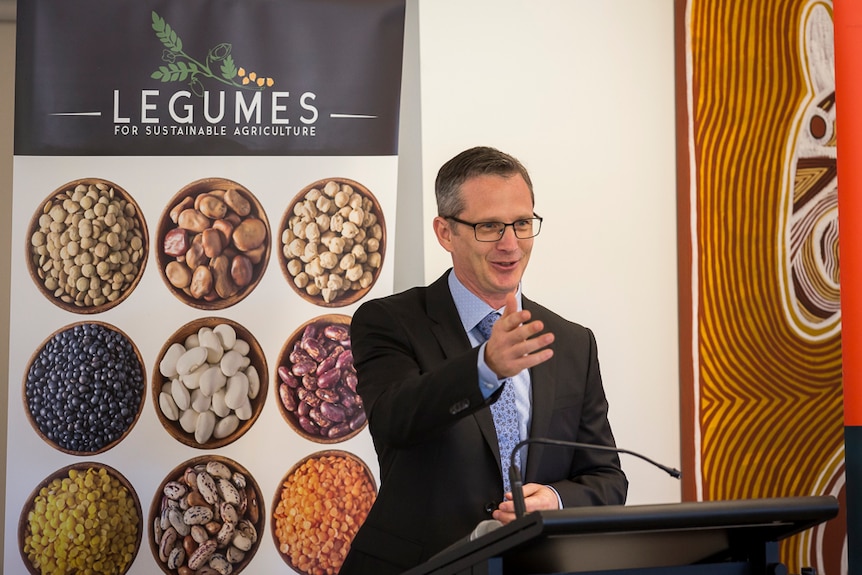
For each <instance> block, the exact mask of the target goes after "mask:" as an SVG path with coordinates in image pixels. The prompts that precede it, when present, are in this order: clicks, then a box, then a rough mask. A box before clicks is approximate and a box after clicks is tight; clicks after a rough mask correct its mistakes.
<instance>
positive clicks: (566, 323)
mask: <svg viewBox="0 0 862 575" xmlns="http://www.w3.org/2000/svg"><path fill="white" fill-rule="evenodd" d="M523 306H524V309H527V310H529V311H530V314H531V315H532V318H533V319H539V320H542V322H544V323H545V324H546V326H547V327H549V328H550V327H554V328H556V329H557V330H559V329H562V328H565V329H567V330H569V329H570V330H573V331H576V332H582V333H588V332H590V329H589V328H588V327H586V326H584V325H582V324H580V323H578V322H575V321H572V320H570V319H568V318H565V317H563V316H561V315H560V314H558V313H557V312H555V311H553V310H551V309H550V308H547V307H545V306H543V305H542V304H540V303H537V302H535V301H533V300H531V299H528V298H527V297H524V299H523ZM551 331H553V329H552V330H551Z"/></svg>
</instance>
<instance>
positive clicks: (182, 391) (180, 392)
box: [171, 379, 191, 411]
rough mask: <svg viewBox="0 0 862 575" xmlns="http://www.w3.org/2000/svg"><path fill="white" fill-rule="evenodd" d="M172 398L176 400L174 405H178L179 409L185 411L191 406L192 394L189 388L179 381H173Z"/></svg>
mask: <svg viewBox="0 0 862 575" xmlns="http://www.w3.org/2000/svg"><path fill="white" fill-rule="evenodd" d="M171 397H172V398H173V400H174V403H176V404H177V407H178V408H179V409H180V410H182V411H185V410H186V409H188V408H189V406H190V405H191V393H189V388H187V387H186V386H185V385H183V382H182V381H180V380H179V379H174V380H172V381H171Z"/></svg>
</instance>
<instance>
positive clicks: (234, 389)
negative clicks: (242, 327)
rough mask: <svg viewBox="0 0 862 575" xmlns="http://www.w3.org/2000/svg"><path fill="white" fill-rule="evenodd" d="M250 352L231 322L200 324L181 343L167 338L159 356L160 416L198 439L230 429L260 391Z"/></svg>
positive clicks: (249, 409)
mask: <svg viewBox="0 0 862 575" xmlns="http://www.w3.org/2000/svg"><path fill="white" fill-rule="evenodd" d="M250 352H251V346H250V344H249V342H248V341H246V340H245V339H242V338H241V337H238V336H237V333H236V330H235V329H234V327H233V326H231V325H230V324H218V325H215V326H214V327H212V328H210V327H206V326H205V327H202V328H200V329H199V330H197V332H195V333H192V334H190V335H189V336H187V337H186V338H185V339H184V340H183V343H174V344H171V345H170V346H169V347H168V349H167V350H166V351H165V354H164V356H163V357H162V359H161V361H160V362H159V371H160V373H161V374H162V375H163V376H164V377H165V381H164V383H163V384H162V388H161V393H160V395H159V405H160V408H161V411H162V413H163V414H164V416H165V417H166V418H167V419H169V420H171V421H178V422H179V425H180V427H181V428H182V429H183V431H185V432H186V433H189V434H192V435H193V436H194V438H195V441H197V442H198V443H206V442H207V441H209V440H210V439H212V438H216V439H223V438H225V437H228V436H229V435H231V434H232V433H234V432H235V431H236V430H237V429H238V428H239V425H240V423H241V422H242V421H246V420H248V419H250V418H251V417H252V415H253V414H254V412H253V407H252V403H251V401H252V400H253V399H255V398H256V397H257V396H258V395H259V393H260V387H261V377H260V374H259V373H258V370H257V369H256V368H255V367H254V366H253V365H252V364H251V357H250V355H249V354H250ZM166 374H172V375H170V376H168V375H166Z"/></svg>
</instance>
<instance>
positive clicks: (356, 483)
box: [270, 450, 377, 575]
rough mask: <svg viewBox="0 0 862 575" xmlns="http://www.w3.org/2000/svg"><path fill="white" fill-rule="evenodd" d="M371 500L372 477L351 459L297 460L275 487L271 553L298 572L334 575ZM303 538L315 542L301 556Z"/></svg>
mask: <svg viewBox="0 0 862 575" xmlns="http://www.w3.org/2000/svg"><path fill="white" fill-rule="evenodd" d="M376 497H377V484H376V482H375V481H374V476H373V475H372V473H371V470H370V469H369V468H368V465H366V464H365V462H364V461H362V460H361V459H360V458H358V457H357V456H356V455H354V454H352V453H348V452H346V451H339V450H327V451H320V452H317V453H313V454H311V455H309V456H307V457H305V458H303V459H301V460H300V461H298V462H297V463H296V464H295V465H294V466H293V467H292V468H291V469H290V471H288V472H287V474H286V475H285V476H284V478H283V479H282V480H281V481H280V482H279V484H278V487H277V488H276V490H275V496H274V497H273V500H272V507H271V509H272V512H271V515H272V517H271V521H270V528H271V532H272V539H273V543H274V544H275V548H276V550H277V551H278V553H279V555H281V558H282V559H283V560H284V562H285V563H287V565H288V566H289V567H290V568H291V569H293V570H294V571H296V572H298V573H302V574H304V575H312V574H313V573H338V570H339V569H340V568H341V565H342V563H343V561H344V557H345V556H346V555H347V552H348V551H349V549H350V544H351V543H352V541H353V537H354V536H355V535H356V531H357V530H358V529H359V527H360V526H361V525H362V523H363V522H364V521H365V518H366V517H367V516H368V511H369V510H370V509H371V505H372V504H373V503H374V500H375V499H376ZM323 503H325V505H324V504H323ZM348 516H350V518H351V519H350V520H346V517H348ZM332 522H337V525H332ZM345 526H347V527H346V528H345ZM332 533H336V535H335V536H333V535H332ZM308 539H312V540H314V541H318V540H319V541H320V543H319V546H320V549H319V550H317V552H315V553H313V554H308V553H304V551H305V550H306V549H307V545H298V544H297V543H296V541H298V540H308ZM286 540H287V541H286ZM288 541H290V543H288ZM291 543H292V544H291ZM312 545H313V544H312Z"/></svg>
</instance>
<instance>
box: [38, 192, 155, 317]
mask: <svg viewBox="0 0 862 575" xmlns="http://www.w3.org/2000/svg"><path fill="white" fill-rule="evenodd" d="M87 190H90V192H89V193H90V194H91V195H90V196H89V197H88V196H87V194H88V191H87ZM94 197H95V198H96V199H98V198H103V201H104V202H107V204H105V203H103V204H101V205H102V206H103V207H105V206H106V205H107V206H114V208H115V209H110V211H108V212H107V213H100V212H99V213H100V215H97V213H96V209H95V208H93V207H92V205H98V204H99V202H97V201H94ZM88 208H89V209H88ZM117 212H120V217H119V218H117ZM71 216H77V218H76V221H80V222H84V221H87V222H90V224H91V225H87V226H85V225H84V224H83V223H78V224H76V225H74V226H73V225H72V224H71V222H70V221H69V219H70V217H71ZM54 220H57V221H56V222H55V221H54ZM51 222H54V223H51ZM92 224H96V225H97V226H101V234H100V235H99V236H96V232H94V231H93V230H94V229H95V227H96V226H94V225H92ZM57 227H60V228H61V229H60V230H55V231H54V232H52V231H50V230H51V229H52V228H57ZM112 228H116V229H112ZM57 231H59V233H60V236H61V237H58V238H56V240H55V241H53V242H51V241H49V240H48V238H49V236H50V235H51V234H52V233H56V232H57ZM116 232H119V233H116ZM82 234H85V235H86V236H89V239H91V240H95V241H93V243H92V244H90V245H84V242H85V241H86V239H87V238H85V237H82ZM149 243H150V241H149V234H148V231H147V223H146V220H145V219H144V214H143V212H142V211H141V208H140V206H139V205H138V203H137V202H136V201H135V199H134V198H133V197H132V196H131V194H129V193H128V192H127V191H126V190H124V189H123V188H121V187H120V186H118V185H116V184H114V183H113V182H109V181H108V180H104V179H101V178H80V179H77V180H72V181H71V182H69V183H67V184H64V185H62V186H60V187H59V188H57V189H56V190H54V191H53V192H51V194H50V195H49V196H48V197H47V198H46V199H45V201H43V202H42V204H41V207H40V208H39V210H37V211H36V213H35V214H33V217H32V218H31V220H30V225H29V227H28V228H27V241H26V242H25V247H26V250H27V252H26V256H25V259H26V261H27V267H28V270H29V272H30V277H31V278H32V279H33V282H34V283H35V284H36V286H37V287H38V288H39V291H40V292H42V295H44V296H45V297H46V298H48V300H50V301H51V302H52V303H54V304H55V305H56V306H58V307H60V308H61V309H64V310H66V311H69V312H72V313H79V314H92V313H101V312H103V311H107V310H109V309H111V308H113V307H115V306H117V305H119V304H120V303H122V302H123V301H125V299H126V298H128V297H129V295H130V294H131V293H132V292H133V291H134V290H135V288H136V287H137V285H138V283H139V282H140V281H141V277H142V276H143V275H144V269H145V268H146V266H147V259H148V258H147V251H148V249H149ZM51 245H53V246H55V247H54V249H49V247H48V246H51ZM60 246H62V249H61V248H60ZM73 247H74V250H73ZM73 251H74V253H71V252H73ZM85 253H88V254H89V258H90V259H89V260H88V261H87V262H82V261H81V256H82V254H85ZM115 254H116V255H115ZM114 259H116V261H114ZM88 264H93V266H94V267H92V268H91V267H90V266H89V265H88ZM124 266H129V269H123V267H124ZM69 269H72V270H74V271H73V272H71V274H74V275H75V276H76V277H77V278H79V279H78V281H77V282H76V281H72V280H69V279H68V278H69V275H70V272H69V271H68V270H69ZM119 278H122V279H119ZM88 279H89V281H88ZM94 283H97V284H98V285H97V286H94V285H93V284H94ZM103 290H105V291H103ZM106 294H107V295H106Z"/></svg>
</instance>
